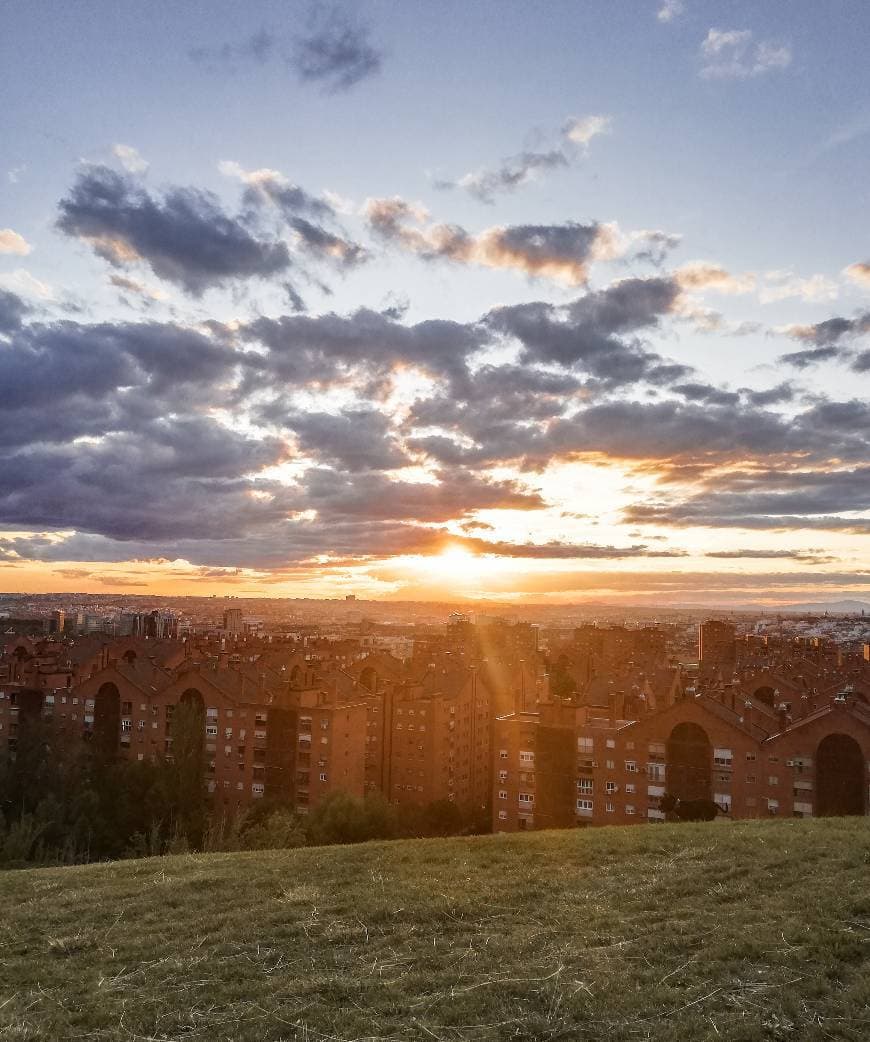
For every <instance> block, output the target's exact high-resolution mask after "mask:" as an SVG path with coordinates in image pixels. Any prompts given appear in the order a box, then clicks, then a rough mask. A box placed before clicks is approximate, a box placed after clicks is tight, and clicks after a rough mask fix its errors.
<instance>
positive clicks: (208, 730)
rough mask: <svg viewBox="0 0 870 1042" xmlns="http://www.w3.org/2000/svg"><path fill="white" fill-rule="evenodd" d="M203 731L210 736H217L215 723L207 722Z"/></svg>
mask: <svg viewBox="0 0 870 1042" xmlns="http://www.w3.org/2000/svg"><path fill="white" fill-rule="evenodd" d="M205 733H206V734H207V735H208V736H209V737H210V738H217V733H218V729H217V727H216V725H215V724H208V725H207V726H206V729H205Z"/></svg>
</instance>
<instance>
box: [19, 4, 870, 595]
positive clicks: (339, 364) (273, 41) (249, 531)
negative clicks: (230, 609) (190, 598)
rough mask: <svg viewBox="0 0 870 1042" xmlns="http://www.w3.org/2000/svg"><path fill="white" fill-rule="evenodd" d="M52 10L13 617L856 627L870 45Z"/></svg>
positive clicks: (39, 105) (758, 24)
mask: <svg viewBox="0 0 870 1042" xmlns="http://www.w3.org/2000/svg"><path fill="white" fill-rule="evenodd" d="M45 11H46V8H42V9H37V8H36V7H35V6H29V7H25V6H20V7H17V8H15V9H7V10H6V11H5V12H4V14H3V16H2V18H3V23H4V29H5V30H6V31H4V32H3V33H2V34H0V37H2V38H0V58H2V61H3V66H4V69H5V70H6V72H7V80H8V88H7V96H8V104H7V106H6V111H5V112H4V113H3V115H2V116H0V125H2V128H3V137H4V141H6V142H7V143H8V147H7V149H6V150H5V155H4V166H3V169H0V374H2V375H0V385H2V386H3V387H4V390H5V392H6V393H5V395H4V405H3V416H2V431H3V448H2V449H0V452H2V456H3V460H2V464H0V586H2V587H3V589H5V590H8V591H33V592H39V591H59V592H63V591H82V592H87V591H93V592H105V591H108V590H112V589H117V590H119V591H125V590H126V591H128V592H130V593H143V594H150V593H153V594H155V595H159V594H165V595H179V594H183V593H189V594H192V595H200V594H202V595H209V594H212V593H215V594H218V595H221V596H223V595H227V594H230V595H239V596H268V595H272V596H280V597H286V596H291V597H292V596H299V597H302V596H312V597H342V596H344V595H346V594H356V595H358V596H360V597H361V598H379V599H391V598H395V599H405V600H419V599H426V598H433V599H439V600H449V599H451V597H455V598H456V599H457V600H461V599H465V598H474V597H482V598H492V599H495V600H498V601H501V602H503V601H515V602H517V603H522V602H524V601H525V602H542V603H546V602H560V601H563V602H566V603H570V602H576V603H582V602H583V601H584V600H591V601H608V600H609V601H614V602H620V601H624V602H625V603H632V602H636V603H641V604H647V603H650V602H652V601H660V602H661V603H662V604H710V605H713V604H721V605H724V606H728V605H740V604H746V603H750V602H752V603H761V604H764V603H766V604H770V605H776V604H779V603H783V604H787V603H793V602H801V603H805V602H824V601H826V600H840V599H842V598H844V597H846V598H850V599H857V600H864V599H866V597H865V594H864V591H865V590H867V589H868V588H870V568H868V567H867V552H866V548H867V539H868V534H870V516H868V507H870V499H868V488H870V483H868V475H870V458H868V447H867V442H868V432H870V408H868V403H867V399H866V380H867V373H868V372H870V343H868V340H867V337H868V334H870V303H868V294H870V241H868V240H870V229H868V218H867V213H868V209H867V186H866V176H865V171H866V169H867V162H868V160H870V97H868V91H867V86H866V79H867V78H866V74H863V63H864V59H863V55H862V53H861V46H860V44H861V41H862V40H863V39H864V38H866V34H867V32H868V30H870V11H868V10H867V8H866V6H864V5H861V4H857V3H843V4H840V5H837V6H836V8H828V7H825V6H823V5H816V4H811V3H809V2H802V3H795V4H793V5H789V7H788V8H787V9H786V8H777V7H773V6H768V7H760V6H758V5H753V4H749V3H745V2H743V3H741V2H733V3H732V2H728V3H715V4H714V3H712V2H704V0H651V2H649V3H647V2H643V3H637V4H635V3H631V4H629V3H617V4H607V5H604V4H586V5H577V4H567V3H565V4H553V5H550V6H549V7H548V8H547V9H546V13H545V14H544V15H543V16H542V15H541V12H540V10H535V9H534V8H533V7H532V6H531V5H521V4H519V3H500V4H495V3H480V4H475V5H473V6H467V5H461V4H458V3H447V4H443V5H438V7H437V8H436V7H433V6H430V5H426V4H422V3H407V4H402V5H397V4H389V3H385V2H383V3H379V2H370V3H359V4H342V5H339V6H311V5H308V4H296V3H291V4H283V3H280V4H279V3H270V2H260V3H252V4H248V5H244V7H243V8H242V7H240V6H239V5H236V4H231V3H229V2H225V3H216V4H208V5H205V4H189V5H185V7H184V8H183V9H182V10H179V9H177V8H176V7H175V5H171V4H166V3H154V4H152V5H149V7H148V8H147V9H145V8H135V9H134V8H133V7H132V6H131V5H111V6H110V5H107V4H100V3H94V4H90V5H86V6H77V7H75V8H72V7H66V6H60V5H49V11H50V17H49V18H46V17H45ZM37 56H39V57H38V60H37Z"/></svg>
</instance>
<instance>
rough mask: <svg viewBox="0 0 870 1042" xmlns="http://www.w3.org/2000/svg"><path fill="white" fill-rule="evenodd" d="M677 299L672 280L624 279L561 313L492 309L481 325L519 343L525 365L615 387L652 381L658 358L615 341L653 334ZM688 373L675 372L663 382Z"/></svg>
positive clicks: (552, 308) (550, 307)
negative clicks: (566, 369)
mask: <svg viewBox="0 0 870 1042" xmlns="http://www.w3.org/2000/svg"><path fill="white" fill-rule="evenodd" d="M679 294H680V287H679V286H678V285H677V284H676V283H675V282H674V281H673V280H672V279H668V278H650V279H638V278H632V279H623V280H621V281H619V282H615V283H613V284H611V285H610V286H608V287H607V288H606V289H603V290H598V291H596V292H591V293H587V294H586V295H584V296H582V297H578V298H577V300H575V301H573V302H572V303H571V304H569V305H565V306H561V307H560V306H557V305H554V304H549V303H543V302H535V303H529V304H517V305H513V306H509V307H503V308H495V309H494V310H492V311H491V312H490V313H489V314H488V315H487V317H486V323H487V325H488V326H489V327H490V328H492V329H494V330H495V331H496V332H498V333H500V334H502V335H504V336H510V337H513V338H515V339H516V340H518V341H519V343H520V344H521V345H522V359H523V361H524V362H539V363H545V364H554V363H555V364H558V365H564V366H577V367H579V368H582V369H585V370H586V371H588V372H589V373H590V374H591V375H593V376H596V377H599V378H601V379H603V380H608V381H610V380H615V381H616V382H617V383H618V382H622V381H628V382H634V381H636V380H639V379H643V378H645V377H648V378H652V379H653V380H655V379H656V369H657V367H658V366H659V364H660V363H661V361H662V359H661V358H660V356H659V355H657V354H654V353H651V352H647V351H646V350H644V349H643V348H642V347H640V346H639V345H638V344H636V343H634V342H631V343H626V342H625V341H624V340H622V339H620V337H622V336H625V335H634V334H636V333H637V332H638V331H640V330H643V329H647V330H651V329H654V328H655V327H656V326H657V325H658V323H659V320H660V319H661V318H662V317H663V316H664V315H667V314H669V313H671V312H672V311H673V310H674V308H675V306H676V304H677V301H678V299H679ZM688 372H689V370H688V369H687V368H686V367H685V366H679V367H677V368H676V369H675V370H673V371H671V372H669V373H667V374H666V379H667V380H671V379H679V377H680V376H681V375H682V376H685V375H686V374H687V373H688Z"/></svg>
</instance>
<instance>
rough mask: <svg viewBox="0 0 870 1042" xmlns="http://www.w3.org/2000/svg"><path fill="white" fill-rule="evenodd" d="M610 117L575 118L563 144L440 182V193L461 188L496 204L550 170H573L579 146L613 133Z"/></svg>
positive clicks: (563, 133)
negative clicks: (501, 197) (499, 198)
mask: <svg viewBox="0 0 870 1042" xmlns="http://www.w3.org/2000/svg"><path fill="white" fill-rule="evenodd" d="M610 125H611V120H610V117H609V116H583V117H578V116H575V117H572V118H570V119H569V120H567V121H566V123H565V124H564V125H563V127H562V130H561V135H560V141H559V142H558V143H554V144H553V145H552V147H550V148H546V149H543V150H540V149H539V150H532V149H524V150H523V151H521V152H518V153H517V154H515V155H512V156H508V157H507V158H505V159H502V160H501V162H500V163H499V165H498V166H497V167H496V168H495V169H487V168H484V169H482V170H477V171H473V172H470V173H467V174H463V176H462V177H460V178H458V179H456V180H455V181H451V180H438V181H436V182H435V187H436V188H440V189H452V188H462V189H464V190H465V191H467V192H468V193H469V195H472V196H474V198H475V199H477V200H478V201H479V202H482V203H489V204H491V203H494V202H495V197H496V195H499V194H501V193H504V192H513V191H514V190H515V189H517V188H519V187H520V186H521V185H525V184H528V183H529V182H530V181H533V180H535V179H536V177H537V176H538V175H539V174H540V173H542V172H546V171H549V170H556V169H558V168H559V167H568V166H570V165H571V164H572V163H573V162H574V160H575V158H576V155H577V148H576V146H578V145H579V146H582V147H583V148H584V149H585V148H586V147H587V146H588V145H589V142H590V141H591V140H592V138H594V137H596V136H597V135H598V134H605V133H608V132H609V131H610Z"/></svg>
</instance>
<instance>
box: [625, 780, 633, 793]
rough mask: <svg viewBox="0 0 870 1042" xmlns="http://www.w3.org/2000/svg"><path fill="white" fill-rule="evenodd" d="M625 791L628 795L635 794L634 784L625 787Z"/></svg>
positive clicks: (630, 783)
mask: <svg viewBox="0 0 870 1042" xmlns="http://www.w3.org/2000/svg"><path fill="white" fill-rule="evenodd" d="M625 791H626V792H627V793H633V792H634V782H629V783H628V784H627V785H626V787H625Z"/></svg>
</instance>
